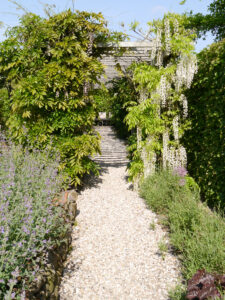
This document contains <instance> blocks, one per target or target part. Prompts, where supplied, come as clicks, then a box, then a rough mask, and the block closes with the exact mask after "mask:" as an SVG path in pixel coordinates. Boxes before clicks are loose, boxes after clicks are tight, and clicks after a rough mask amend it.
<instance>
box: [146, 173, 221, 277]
mask: <svg viewBox="0 0 225 300" xmlns="http://www.w3.org/2000/svg"><path fill="white" fill-rule="evenodd" d="M184 171H185V170H182V169H178V170H175V173H172V172H169V171H161V172H158V173H156V174H154V175H152V176H150V177H148V178H146V180H145V181H144V182H143V184H142V185H141V190H140V194H141V196H142V197H143V198H144V199H145V200H146V202H147V204H148V205H149V207H151V208H152V209H153V210H154V211H156V212H158V213H161V214H164V216H165V217H166V224H167V225H168V227H169V230H170V232H169V235H170V239H171V243H172V245H173V246H174V249H175V250H176V251H177V253H179V254H180V257H181V260H182V263H183V274H184V277H185V278H186V279H190V278H191V277H192V276H193V275H194V274H195V273H196V271H197V270H199V269H205V270H206V271H207V272H218V273H220V274H223V273H224V272H225V251H224V249H225V226H224V220H223V218H222V217H221V216H220V215H219V214H217V213H214V212H212V211H210V210H209V209H208V208H207V207H206V206H204V205H202V204H201V203H200V201H199V193H198V190H197V189H196V184H191V185H190V183H191V182H192V181H191V180H189V177H187V175H185V172H184Z"/></svg>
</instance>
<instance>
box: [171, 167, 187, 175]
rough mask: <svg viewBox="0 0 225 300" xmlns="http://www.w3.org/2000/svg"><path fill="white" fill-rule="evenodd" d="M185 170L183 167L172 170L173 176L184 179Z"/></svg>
mask: <svg viewBox="0 0 225 300" xmlns="http://www.w3.org/2000/svg"><path fill="white" fill-rule="evenodd" d="M187 173H188V172H187V170H186V169H185V168H184V167H177V168H175V169H174V170H173V174H174V175H178V176H180V177H185V176H186V175H187Z"/></svg>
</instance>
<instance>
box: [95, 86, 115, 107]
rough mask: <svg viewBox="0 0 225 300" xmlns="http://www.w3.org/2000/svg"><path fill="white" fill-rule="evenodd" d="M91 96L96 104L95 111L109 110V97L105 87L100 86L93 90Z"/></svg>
mask: <svg viewBox="0 0 225 300" xmlns="http://www.w3.org/2000/svg"><path fill="white" fill-rule="evenodd" d="M93 98H94V102H95V104H96V112H97V113H99V112H106V113H109V112H110V106H111V97H110V95H109V91H108V89H107V88H106V87H101V88H99V89H95V90H94V91H93Z"/></svg>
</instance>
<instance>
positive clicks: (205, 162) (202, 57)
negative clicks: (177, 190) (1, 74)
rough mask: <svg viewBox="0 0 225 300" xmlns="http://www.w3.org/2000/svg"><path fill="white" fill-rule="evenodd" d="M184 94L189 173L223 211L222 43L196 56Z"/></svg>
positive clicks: (224, 116)
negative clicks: (189, 122)
mask: <svg viewBox="0 0 225 300" xmlns="http://www.w3.org/2000/svg"><path fill="white" fill-rule="evenodd" d="M198 59H199V63H198V73H197V75H196V76H195V78H194V82H193V84H192V87H191V89H190V90H189V91H188V92H187V97H188V103H189V118H190V121H191V127H190V129H189V130H188V131H187V132H186V134H185V136H184V142H185V146H186V149H187V153H188V162H189V166H188V169H189V172H190V174H191V176H193V177H194V179H195V180H196V182H197V183H198V185H199V186H200V188H201V195H202V199H203V200H205V201H207V203H208V205H210V207H220V208H221V209H224V208H225V185H224V178H225V168H224V165H225V151H224V149H225V127H224V119H225V93H224V89H225V76H224V68H225V40H222V41H221V42H218V43H214V44H212V45H211V46H210V48H206V49H204V50H203V51H202V52H201V53H199V55H198Z"/></svg>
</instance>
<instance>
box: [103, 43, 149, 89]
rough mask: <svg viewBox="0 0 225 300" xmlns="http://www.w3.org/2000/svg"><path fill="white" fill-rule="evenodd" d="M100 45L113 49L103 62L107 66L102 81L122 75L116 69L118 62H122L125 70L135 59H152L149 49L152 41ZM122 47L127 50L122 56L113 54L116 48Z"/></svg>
mask: <svg viewBox="0 0 225 300" xmlns="http://www.w3.org/2000/svg"><path fill="white" fill-rule="evenodd" d="M99 47H109V48H112V51H110V52H111V53H112V54H111V55H110V53H109V54H108V55H104V56H103V57H102V59H101V62H102V63H103V65H104V66H105V74H106V78H105V77H104V76H102V78H101V81H102V82H104V83H106V82H107V81H110V80H112V79H113V78H115V77H117V76H120V74H119V73H118V71H117V70H116V69H115V66H116V64H117V63H119V64H120V66H121V68H122V70H123V71H125V70H126V68H127V67H128V66H129V65H130V64H131V63H132V62H133V61H139V62H140V61H150V58H149V51H150V49H151V43H150V42H121V43H119V44H118V45H115V44H109V45H108V46H105V45H99ZM118 48H120V49H123V50H124V51H125V52H124V54H123V55H121V56H116V57H115V56H114V55H113V54H114V53H115V52H116V50H117V49H118Z"/></svg>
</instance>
